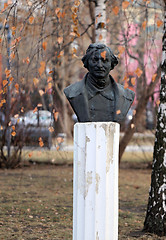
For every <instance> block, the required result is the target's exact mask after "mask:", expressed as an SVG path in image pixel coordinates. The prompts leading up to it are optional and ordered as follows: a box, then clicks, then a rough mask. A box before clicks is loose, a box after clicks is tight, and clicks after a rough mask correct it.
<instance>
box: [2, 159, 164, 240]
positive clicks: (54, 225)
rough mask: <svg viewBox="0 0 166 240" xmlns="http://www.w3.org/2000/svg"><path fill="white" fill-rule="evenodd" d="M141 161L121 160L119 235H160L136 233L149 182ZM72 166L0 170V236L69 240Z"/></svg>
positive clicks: (7, 239)
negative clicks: (127, 161) (123, 161)
mask: <svg viewBox="0 0 166 240" xmlns="http://www.w3.org/2000/svg"><path fill="white" fill-rule="evenodd" d="M146 167H147V164H142V165H139V163H136V164H131V163H129V164H127V163H122V165H121V168H120V174H119V176H120V177H119V200H120V202H119V238H118V239H119V240H121V239H128V240H130V239H149V240H151V239H153V240H156V239H164V238H159V237H157V236H155V235H148V234H144V233H143V232H142V228H143V222H144V218H145V213H146V205H147V200H148V189H149V186H150V175H151V169H147V168H146ZM72 171H73V169H72V166H68V165H64V166H55V165H38V164H36V165H34V164H31V165H30V166H28V167H23V168H20V169H15V170H0V182H1V189H0V202H1V204H0V240H23V239H24V240H37V239H45V240H47V239H48V240H60V239H61V240H71V239H72V178H73V176H72Z"/></svg>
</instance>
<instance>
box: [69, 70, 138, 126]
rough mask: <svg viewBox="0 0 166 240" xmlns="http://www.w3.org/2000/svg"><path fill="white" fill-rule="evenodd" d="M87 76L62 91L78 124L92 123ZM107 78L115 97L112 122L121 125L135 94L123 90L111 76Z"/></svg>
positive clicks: (128, 90)
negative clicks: (86, 84)
mask: <svg viewBox="0 0 166 240" xmlns="http://www.w3.org/2000/svg"><path fill="white" fill-rule="evenodd" d="M87 76H88V74H86V75H85V77H84V79H83V80H81V81H79V82H76V83H74V84H71V85H69V86H68V87H66V88H65V89H64V93H65V95H66V97H67V99H68V101H69V102H70V105H71V107H72V108H73V110H74V112H75V114H76V116H77V118H78V121H79V122H92V121H91V118H90V112H89V106H88V97H87V90H86V86H85V83H86V79H87ZM109 77H110V81H111V85H112V88H113V91H114V96H115V112H114V116H113V119H112V122H118V123H121V122H122V121H123V120H124V119H125V117H126V115H127V112H128V110H129V108H130V106H131V104H132V103H133V100H134V97H135V93H134V92H133V91H131V90H130V89H124V87H123V86H122V85H121V84H119V83H116V82H115V80H114V79H113V77H112V76H111V75H109Z"/></svg>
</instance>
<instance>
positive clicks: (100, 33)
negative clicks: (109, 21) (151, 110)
mask: <svg viewBox="0 0 166 240" xmlns="http://www.w3.org/2000/svg"><path fill="white" fill-rule="evenodd" d="M104 2H105V0H98V1H97V6H96V7H95V32H96V42H100V43H104V44H106V37H107V30H106V5H105V3H104Z"/></svg>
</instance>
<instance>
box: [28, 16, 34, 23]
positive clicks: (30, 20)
mask: <svg viewBox="0 0 166 240" xmlns="http://www.w3.org/2000/svg"><path fill="white" fill-rule="evenodd" d="M33 21H34V17H33V16H30V18H29V23H30V24H32V23H33Z"/></svg>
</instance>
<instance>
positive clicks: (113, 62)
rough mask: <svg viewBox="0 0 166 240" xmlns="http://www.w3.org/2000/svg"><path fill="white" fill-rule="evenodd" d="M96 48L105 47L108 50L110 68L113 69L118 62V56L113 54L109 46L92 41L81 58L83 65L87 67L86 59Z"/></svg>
mask: <svg viewBox="0 0 166 240" xmlns="http://www.w3.org/2000/svg"><path fill="white" fill-rule="evenodd" d="M98 49H106V50H107V51H108V53H109V55H110V58H111V69H114V67H115V66H116V65H117V64H118V58H117V57H116V56H115V55H114V54H113V52H112V50H111V48H109V47H107V46H106V45H105V44H103V43H92V44H90V45H89V47H88V49H87V50H86V54H85V55H84V57H83V58H82V62H83V64H84V67H85V68H87V69H88V60H89V58H90V57H91V55H92V53H93V52H95V51H97V50H98Z"/></svg>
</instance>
